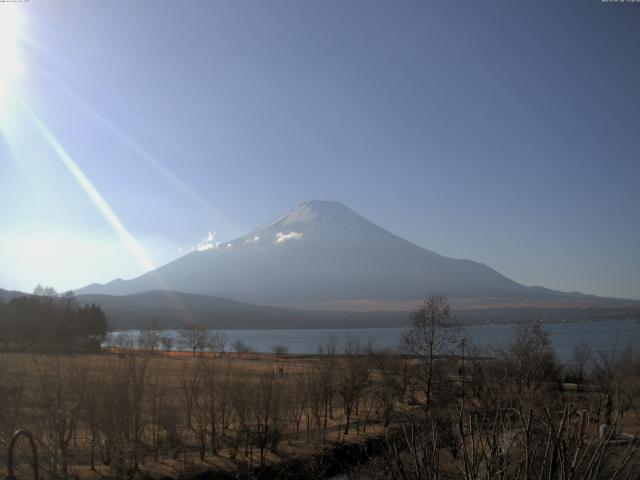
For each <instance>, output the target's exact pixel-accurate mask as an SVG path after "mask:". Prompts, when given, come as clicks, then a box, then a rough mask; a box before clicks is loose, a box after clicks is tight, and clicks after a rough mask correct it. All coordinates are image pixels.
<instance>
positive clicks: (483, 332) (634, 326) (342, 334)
mask: <svg viewBox="0 0 640 480" xmlns="http://www.w3.org/2000/svg"><path fill="white" fill-rule="evenodd" d="M519 328H522V327H520V326H518V325H472V326H467V327H465V328H464V329H463V330H462V333H461V334H462V335H463V336H464V337H466V338H467V339H468V342H470V343H473V344H474V345H476V346H477V347H478V348H479V349H480V351H484V352H487V353H488V352H490V350H491V349H492V348H500V347H504V346H505V345H508V344H509V342H511V341H512V340H513V339H514V338H515V335H516V333H517V332H518V329H519ZM544 329H545V330H547V331H548V332H549V335H550V337H551V340H552V342H553V347H554V349H555V351H556V354H557V355H558V357H559V358H560V359H561V360H565V361H566V360H570V359H571V358H572V356H573V350H574V347H575V346H576V345H577V344H578V343H580V342H586V343H588V344H589V345H591V347H592V348H593V351H594V353H595V352H596V351H602V352H608V353H616V352H617V353H621V352H622V350H623V349H624V348H626V346H627V345H628V344H629V343H633V344H634V345H636V346H640V323H638V322H636V321H634V320H611V321H598V322H573V323H550V324H545V325H544ZM404 331H405V329H404V328H359V329H290V330H221V332H224V333H225V335H226V336H227V339H228V344H227V345H228V346H227V350H229V349H230V348H231V347H230V345H231V344H232V343H233V342H236V341H242V342H244V343H245V344H246V345H248V346H250V347H251V348H252V349H253V350H255V351H258V352H271V351H272V349H273V348H274V347H275V346H277V345H284V346H286V347H287V348H288V351H289V353H302V354H305V353H306V354H309V353H311V354H313V353H317V352H318V347H319V346H321V345H327V343H328V342H329V341H331V340H332V339H335V341H336V342H337V345H338V352H341V351H343V349H344V345H345V344H346V341H347V339H348V338H350V337H352V338H356V339H359V340H360V341H361V342H362V343H363V344H364V343H366V342H368V341H369V340H371V341H372V342H373V344H374V346H375V347H376V348H379V349H385V348H396V347H398V345H399V344H400V339H401V336H402V333H403V332H404ZM166 333H167V334H168V335H171V336H173V337H174V338H175V340H176V343H175V345H178V341H179V332H178V331H177V330H169V331H167V332H166ZM117 335H130V336H131V337H132V338H133V339H134V340H135V339H136V337H137V336H138V335H139V331H135V330H133V331H128V332H114V333H113V334H112V338H111V339H110V340H108V341H107V342H106V343H107V344H112V343H113V342H114V337H115V336H117Z"/></svg>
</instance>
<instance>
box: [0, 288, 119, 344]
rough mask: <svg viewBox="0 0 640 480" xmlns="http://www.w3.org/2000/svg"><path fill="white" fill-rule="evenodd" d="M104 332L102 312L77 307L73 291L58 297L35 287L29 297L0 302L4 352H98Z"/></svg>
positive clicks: (0, 341) (93, 307) (91, 307)
mask: <svg viewBox="0 0 640 480" xmlns="http://www.w3.org/2000/svg"><path fill="white" fill-rule="evenodd" d="M107 330H108V322H107V317H106V315H105V314H104V312H103V311H102V309H101V308H100V307H99V306H98V305H95V304H93V303H91V304H87V305H82V306H81V305H79V304H78V302H77V301H76V298H75V295H74V294H73V293H72V292H69V293H65V294H63V295H58V294H57V292H56V291H55V290H54V289H53V288H50V287H42V286H40V285H38V286H37V287H36V288H35V290H34V292H33V294H32V295H27V296H20V297H15V298H13V299H11V300H9V301H8V302H7V303H4V302H2V300H0V345H1V347H2V349H3V350H5V351H6V350H10V351H29V350H37V351H40V352H43V351H48V352H97V351H99V350H100V346H101V343H102V341H103V339H104V337H105V335H106V334H107Z"/></svg>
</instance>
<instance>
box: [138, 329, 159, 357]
mask: <svg viewBox="0 0 640 480" xmlns="http://www.w3.org/2000/svg"><path fill="white" fill-rule="evenodd" d="M161 338H162V332H161V330H160V329H159V328H158V324H157V322H153V323H151V324H147V325H145V327H144V328H143V329H142V330H141V331H140V336H139V337H138V345H139V347H140V348H141V349H143V350H146V351H148V352H149V353H151V354H154V353H155V352H156V350H157V349H158V347H159V345H160V340H161Z"/></svg>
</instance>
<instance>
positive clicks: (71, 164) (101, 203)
mask: <svg viewBox="0 0 640 480" xmlns="http://www.w3.org/2000/svg"><path fill="white" fill-rule="evenodd" d="M29 114H30V116H31V117H32V120H33V122H34V124H35V125H36V127H37V129H38V130H39V131H40V133H41V134H42V136H43V137H44V138H45V140H46V141H47V143H48V144H49V145H50V146H51V148H52V149H53V151H54V152H55V153H56V155H58V157H59V158H60V160H61V161H62V163H63V164H64V166H65V167H66V168H67V169H68V170H69V172H70V173H71V175H72V176H73V178H75V180H76V181H77V182H78V185H80V187H81V188H82V189H83V190H84V192H85V193H86V194H87V196H88V197H89V198H90V199H91V201H92V202H93V204H94V205H95V206H96V208H97V209H98V210H99V211H100V213H101V214H102V216H103V217H104V218H105V220H107V222H109V224H110V225H111V226H112V227H113V229H114V230H115V231H116V233H117V234H118V236H119V237H120V239H121V240H122V241H123V242H124V244H125V245H126V246H127V248H128V249H129V251H130V252H131V254H132V255H133V256H134V258H135V259H136V260H137V262H138V263H139V264H140V266H141V267H143V268H144V269H145V270H153V269H154V268H155V265H154V264H153V262H152V261H151V259H150V258H149V256H148V255H147V254H146V252H145V251H144V249H143V248H142V246H141V245H140V244H139V243H138V241H137V240H136V239H135V238H134V237H133V235H131V233H129V231H128V230H127V228H126V227H125V226H124V224H123V223H122V222H121V221H120V219H119V218H118V216H117V215H116V213H115V212H114V211H113V209H112V208H111V207H110V206H109V204H108V203H107V201H106V200H105V199H104V197H103V196H102V195H101V194H100V192H99V191H98V190H97V189H96V187H95V186H94V185H93V183H91V180H89V178H88V177H87V176H86V175H85V174H84V172H83V171H82V170H81V169H80V167H79V166H78V164H77V163H76V162H75V161H74V160H73V158H71V156H70V155H69V154H68V153H67V151H66V150H65V149H64V147H63V146H62V145H60V143H59V142H58V141H57V140H56V138H55V137H54V136H53V135H52V134H51V132H50V131H49V129H48V128H47V127H46V126H45V125H44V124H43V123H42V122H41V121H40V119H39V118H38V117H37V116H36V115H35V114H34V113H33V112H32V111H30V110H29Z"/></svg>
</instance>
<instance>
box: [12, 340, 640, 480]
mask: <svg viewBox="0 0 640 480" xmlns="http://www.w3.org/2000/svg"><path fill="white" fill-rule="evenodd" d="M527 335H529V337H526V338H524V340H527V342H529V343H527V344H526V345H528V347H526V348H524V349H523V344H518V343H517V342H516V343H515V344H514V345H513V346H512V348H511V350H509V352H507V353H505V356H504V357H503V358H492V359H489V358H481V357H478V356H476V355H474V353H473V352H472V351H471V352H470V353H467V355H466V356H465V357H459V356H458V357H451V356H439V357H433V358H431V360H429V358H428V357H425V356H419V355H395V354H385V353H376V352H373V351H370V350H367V349H366V348H364V347H362V346H360V345H355V344H354V345H350V346H348V347H347V349H346V352H345V353H344V354H337V353H336V352H335V351H332V350H331V349H327V350H326V351H325V354H322V355H307V356H305V355H276V354H255V353H245V354H236V353H226V354H219V353H204V354H200V355H193V354H192V353H189V352H173V351H172V352H170V353H168V354H167V353H164V352H163V353H158V352H156V353H150V352H145V351H134V350H131V351H125V350H123V351H111V352H105V353H103V354H96V355H91V354H78V355H47V354H29V353H5V354H2V355H0V397H1V398H2V401H3V408H2V409H1V410H0V412H1V413H0V447H2V448H5V447H6V443H7V441H8V439H9V438H10V435H11V433H12V432H13V431H14V430H16V429H18V428H27V429H29V430H30V431H32V432H33V433H34V435H35V437H36V439H37V445H38V449H39V456H40V467H41V473H42V474H43V478H51V477H54V476H57V477H66V478H69V477H78V478H82V479H84V478H89V479H94V478H95V479H97V478H116V477H117V478H129V477H133V476H149V477H154V478H163V477H171V478H177V477H181V478H185V477H187V478H188V477H193V476H195V475H197V474H199V472H219V473H218V475H221V476H220V478H233V477H232V476H230V477H225V476H224V475H227V474H228V475H237V474H240V473H242V472H244V474H243V475H245V477H244V478H254V476H257V477H260V478H290V477H288V476H287V475H288V473H290V472H289V469H290V468H291V467H290V465H291V462H292V461H294V462H297V463H295V465H296V471H298V472H299V471H300V469H302V470H303V472H306V473H303V474H301V475H302V476H299V477H297V478H318V477H323V476H324V475H325V474H326V473H327V472H329V469H328V468H327V466H326V465H327V464H326V460H327V459H329V460H330V459H331V457H332V455H334V454H336V452H339V451H341V450H340V448H341V447H340V446H343V445H347V444H359V445H368V447H367V448H373V447H371V445H377V446H378V450H377V453H376V454H371V452H369V453H365V459H367V458H368V457H369V456H371V455H373V457H376V458H373V459H372V460H371V461H370V462H368V463H367V464H366V465H365V466H364V467H362V468H360V469H359V470H357V471H358V472H361V475H362V476H361V477H358V478H376V479H377V478H380V479H382V478H415V479H423V478H429V479H436V478H443V479H449V478H451V479H454V478H457V479H465V480H470V479H472V478H485V477H482V476H478V475H480V474H481V473H482V472H485V473H486V472H489V473H491V472H492V471H493V472H496V471H497V470H500V471H502V472H503V473H504V474H505V475H506V476H503V477H501V478H514V479H515V478H531V477H526V476H522V473H521V472H522V469H530V470H531V471H535V472H539V471H544V472H548V471H549V469H550V468H551V467H553V466H554V465H556V466H559V465H561V463H562V462H564V461H565V460H566V459H570V458H576V455H578V454H579V455H584V456H585V458H600V457H598V455H600V453H598V452H600V450H598V449H601V453H602V455H601V459H600V460H599V461H600V462H601V465H600V467H598V468H599V469H596V470H594V472H595V474H594V476H592V477H584V478H593V479H596V478H625V477H622V476H621V477H613V476H611V475H610V472H611V469H612V468H614V464H615V461H616V459H617V458H625V459H626V460H625V461H626V463H625V464H624V465H623V470H622V471H624V472H627V473H629V472H632V473H633V472H635V473H633V475H635V474H637V473H638V472H640V470H639V469H638V466H637V464H636V463H634V462H638V461H640V456H639V455H638V450H637V448H636V447H635V442H634V441H632V440H630V439H632V438H633V437H637V436H638V435H640V403H639V402H638V401H637V398H638V396H637V393H638V392H640V376H639V373H640V361H639V360H640V358H639V357H638V356H637V354H636V353H635V352H634V351H632V350H628V351H626V352H624V353H623V354H622V355H621V356H620V357H619V358H610V359H604V358H603V359H600V360H598V361H597V362H595V366H594V367H593V368H591V369H590V370H589V372H588V374H587V369H586V368H585V370H584V371H583V372H578V371H577V370H576V369H575V368H576V367H575V366H573V367H565V368H563V369H560V368H559V367H558V366H557V365H555V364H554V360H553V358H552V357H548V356H546V353H547V350H546V349H545V348H534V347H535V341H539V340H540V338H544V336H542V337H540V338H537V337H535V334H534V335H531V334H527ZM538 335H542V334H540V333H538ZM532 342H533V343H532ZM563 379H566V380H571V381H573V382H574V383H571V384H562V381H563ZM607 421H610V422H611V423H612V425H613V427H612V428H611V430H610V431H611V432H612V433H611V434H610V436H609V437H607V436H605V438H603V439H600V438H599V436H598V428H599V425H601V424H602V423H605V422H607ZM622 432H624V435H623V436H620V434H621V433H622ZM369 442H377V443H369ZM616 442H618V443H616ZM358 451H359V452H360V454H361V453H362V450H358ZM371 451H373V450H371ZM26 452H27V450H26V443H24V441H21V442H20V443H19V445H18V449H17V458H18V459H19V461H20V462H21V465H20V471H21V472H22V475H23V476H24V475H25V474H28V472H29V466H28V463H27V456H26ZM354 452H355V451H353V452H351V453H349V455H356V453H354ZM507 453H508V455H507ZM605 453H606V455H605ZM320 454H323V455H324V456H321V457H319V456H318V455H320ZM413 455H418V456H419V458H422V460H421V462H424V465H423V467H420V469H419V470H420V471H418V472H414V473H411V472H412V468H415V467H414V466H412V461H411V457H412V456H413ZM549 455H554V458H555V460H553V459H551V457H549ZM360 460H361V459H359V460H358V461H360ZM323 462H324V463H323ZM554 462H555V463H554ZM586 465H587V464H586V463H585V464H584V465H582V467H580V465H578V467H576V468H575V470H576V471H580V470H579V469H580V468H586ZM270 466H271V467H270ZM334 466H335V465H334ZM427 467H429V468H427ZM3 468H4V466H3ZM269 468H271V470H269ZM278 468H280V470H278ZM424 468H427V469H426V470H423V469H424ZM553 468H555V467H553ZM558 468H559V467H558ZM403 469H404V470H405V475H406V476H404V477H403V476H402V475H403V474H401V473H399V472H401V471H402V470H403ZM492 469H493V470H492ZM624 469H626V470H624ZM224 472H227V473H224ZM269 472H270V473H269ZM427 472H431V473H427ZM505 472H507V473H509V474H508V475H507V473H505ZM518 472H520V473H518ZM0 473H2V474H5V473H6V472H5V471H2V472H0ZM487 474H488V473H487ZM209 475H211V473H209ZM212 478H213V477H212ZM491 478H494V477H491ZM561 478H582V477H561ZM627 478H635V477H633V476H631V477H627Z"/></svg>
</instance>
